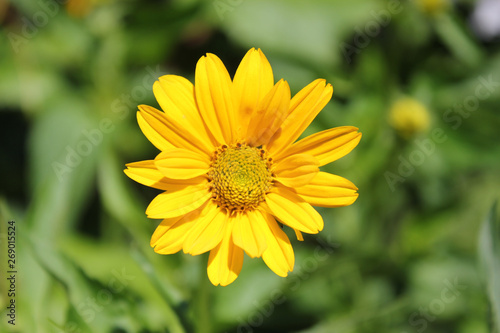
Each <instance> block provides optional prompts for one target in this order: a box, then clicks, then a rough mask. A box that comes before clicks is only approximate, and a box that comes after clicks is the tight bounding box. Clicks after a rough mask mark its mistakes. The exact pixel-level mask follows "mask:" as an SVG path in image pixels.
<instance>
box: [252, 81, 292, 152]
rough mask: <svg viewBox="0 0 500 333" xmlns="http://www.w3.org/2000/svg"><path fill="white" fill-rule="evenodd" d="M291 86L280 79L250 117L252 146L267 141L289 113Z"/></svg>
mask: <svg viewBox="0 0 500 333" xmlns="http://www.w3.org/2000/svg"><path fill="white" fill-rule="evenodd" d="M289 106H290V87H289V86H288V83H287V82H286V81H284V80H280V81H278V83H276V85H275V86H274V87H273V89H271V91H269V93H268V94H267V95H266V96H265V97H264V99H263V100H262V101H261V102H260V103H259V105H258V107H257V109H256V112H255V113H254V114H253V115H252V117H251V118H250V119H249V121H250V124H249V125H248V131H247V139H248V143H249V144H250V145H252V146H260V145H262V144H264V143H267V142H268V141H269V140H270V139H271V137H272V136H273V135H274V133H276V131H277V130H278V128H279V127H280V126H281V124H282V123H283V121H284V120H285V119H286V116H287V114H288V108H289Z"/></svg>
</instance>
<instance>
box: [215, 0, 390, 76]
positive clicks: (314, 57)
mask: <svg viewBox="0 0 500 333" xmlns="http://www.w3.org/2000/svg"><path fill="white" fill-rule="evenodd" d="M221 2H222V1H214V2H212V6H209V8H207V10H210V14H211V15H212V16H213V21H214V22H215V23H216V24H219V25H220V26H221V27H222V28H223V29H224V31H225V32H226V33H227V34H228V35H229V36H230V37H231V38H232V39H233V40H234V41H235V42H236V43H237V44H240V45H243V46H244V47H252V46H255V47H260V48H262V49H263V50H264V51H265V52H266V53H274V54H280V55H283V56H286V57H287V58H289V59H296V60H299V61H305V62H307V63H309V64H311V65H312V66H318V67H319V68H321V67H323V70H324V69H325V67H326V68H330V67H331V66H332V65H333V64H337V63H338V62H340V61H341V56H342V50H341V48H340V43H341V41H342V39H343V38H344V37H346V36H347V35H350V34H351V33H352V32H353V30H354V29H355V28H360V29H363V28H364V26H362V24H364V23H365V22H366V21H368V20H373V17H372V16H371V15H370V12H371V11H373V10H375V9H379V8H381V7H382V6H383V3H382V2H378V1H377V2H376V1H355V2H349V3H347V2H345V1H342V0H335V1H331V0H330V1H325V0H314V1H308V2H304V1H299V0H292V1H290V0H279V1H272V2H270V1H264V0H258V1H241V2H235V3H234V4H229V5H228V4H226V6H223V5H221ZM270 32H272V33H270Z"/></svg>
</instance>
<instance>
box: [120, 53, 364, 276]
mask: <svg viewBox="0 0 500 333" xmlns="http://www.w3.org/2000/svg"><path fill="white" fill-rule="evenodd" d="M153 91H154V94H155V97H156V99H157V100H158V103H159V104H160V106H161V107H162V109H163V110H164V112H162V111H159V110H157V109H155V108H153V107H150V106H147V105H140V106H139V112H138V113H137V120H138V123H139V126H140V128H141V130H142V132H143V133H144V135H145V136H146V137H147V138H148V139H149V140H150V141H151V142H152V143H153V144H154V145H155V146H156V147H157V148H158V149H159V150H160V151H161V152H160V153H159V154H158V155H157V156H156V157H155V159H154V160H147V161H141V162H135V163H130V164H127V169H126V170H125V173H126V174H127V175H128V176H129V177H130V178H132V179H133V180H135V181H137V182H139V183H141V184H144V185H147V186H151V187H154V188H157V189H160V190H163V191H164V192H162V193H161V194H159V195H158V196H157V197H156V198H154V199H153V201H152V202H151V203H150V205H149V206H148V208H147V210H146V214H147V215H148V217H149V218H154V219H163V221H162V222H161V223H160V225H159V226H158V227H157V229H156V231H155V232H154V234H153V236H152V238H151V246H153V247H154V250H155V252H157V253H160V254H172V253H176V252H178V251H180V250H183V251H184V252H185V253H189V254H192V255H198V254H202V253H204V252H208V251H210V256H209V260H208V276H209V279H210V281H211V282H212V283H213V284H214V285H219V284H220V285H223V286H225V285H228V284H230V283H231V282H233V281H234V280H235V279H236V277H237V276H238V274H239V272H240V270H241V267H242V264H243V257H244V253H246V254H247V255H248V256H250V257H252V258H254V257H262V259H263V260H264V261H265V263H266V264H267V265H268V266H269V268H270V269H271V270H273V271H274V272H275V273H276V274H278V275H280V276H287V274H288V272H289V271H292V270H293V266H294V261H295V259H294V254H293V250H292V246H291V244H290V240H289V239H288V237H287V235H286V234H285V232H284V231H283V230H282V227H280V224H279V223H281V224H282V225H284V226H288V227H291V228H292V229H294V230H295V233H296V235H297V238H299V240H302V234H301V233H302V232H305V233H310V234H315V233H317V232H319V231H320V230H322V229H323V219H322V217H321V216H320V215H319V214H318V212H317V211H316V210H315V209H314V208H313V207H312V206H311V205H313V206H320V207H339V206H347V205H350V204H352V203H353V202H354V201H355V200H356V198H357V197H358V194H357V192H356V191H357V188H356V186H354V184H352V183H351V182H350V181H348V180H347V179H344V178H342V177H340V176H336V175H333V174H329V173H325V172H321V171H319V167H321V166H323V165H325V164H327V163H330V162H333V161H335V160H337V159H339V158H341V157H342V156H344V155H346V154H347V153H349V152H350V151H351V150H352V149H353V148H354V147H355V146H356V145H357V144H358V142H359V140H360V139H361V133H359V132H357V128H355V127H351V126H344V127H337V128H332V129H329V130H325V131H322V132H319V133H316V134H314V135H311V136H309V137H307V138H305V139H302V140H299V141H297V142H295V141H296V140H297V139H298V137H299V136H300V134H301V133H302V132H303V131H304V130H305V129H306V127H307V126H308V125H309V124H310V123H311V122H312V120H313V119H314V118H315V117H316V115H317V114H318V113H319V112H320V111H321V109H323V107H324V106H325V105H326V104H327V103H328V101H329V100H330V98H331V96H332V92H333V89H332V86H331V85H330V84H326V82H325V80H323V79H318V80H315V81H314V82H312V83H311V84H309V85H308V86H306V87H305V88H303V89H302V90H301V91H300V92H299V93H297V94H296V95H295V96H294V97H293V98H291V96H290V88H289V86H288V83H287V82H286V81H284V80H280V81H278V82H277V83H276V84H275V83H274V78H273V72H272V69H271V66H270V64H269V62H268V61H267V59H266V57H265V56H264V54H263V53H262V51H261V50H260V49H259V50H255V49H253V48H252V49H251V50H250V51H248V53H247V54H246V55H245V57H244V58H243V60H242V61H241V63H240V65H239V67H238V69H237V71H236V74H235V76H234V78H233V80H231V78H230V76H229V74H228V72H227V70H226V68H225V67H224V65H223V63H222V62H221V60H220V59H219V58H218V57H217V56H215V55H213V54H207V55H206V56H204V57H202V58H201V59H200V60H199V61H198V64H197V66H196V75H195V85H193V84H191V82H189V81H188V80H186V79H184V78H182V77H179V76H175V75H165V76H162V77H160V78H159V80H158V81H157V82H155V84H154V86H153ZM278 221H279V223H278Z"/></svg>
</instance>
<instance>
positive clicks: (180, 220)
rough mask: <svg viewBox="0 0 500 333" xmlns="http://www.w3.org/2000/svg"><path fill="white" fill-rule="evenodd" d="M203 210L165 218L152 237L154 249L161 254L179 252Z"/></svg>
mask: <svg viewBox="0 0 500 333" xmlns="http://www.w3.org/2000/svg"><path fill="white" fill-rule="evenodd" d="M201 210H202V209H201V208H200V209H199V210H197V211H194V212H191V213H189V214H186V215H184V216H182V217H177V218H174V219H165V220H163V221H162V222H161V223H160V225H159V226H158V227H157V228H156V230H155V232H154V233H153V236H152V237H151V246H154V251H155V252H156V253H159V254H173V253H176V252H179V251H180V250H181V249H182V245H183V243H184V240H185V239H186V235H187V234H188V232H189V231H190V230H191V228H192V227H193V225H194V223H195V222H196V220H197V219H198V216H199V214H200V211H201Z"/></svg>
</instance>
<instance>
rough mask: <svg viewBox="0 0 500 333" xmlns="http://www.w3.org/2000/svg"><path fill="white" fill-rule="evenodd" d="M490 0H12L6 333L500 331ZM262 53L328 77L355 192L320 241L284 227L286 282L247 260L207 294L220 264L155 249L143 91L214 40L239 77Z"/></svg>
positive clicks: (331, 121)
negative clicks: (255, 52)
mask: <svg viewBox="0 0 500 333" xmlns="http://www.w3.org/2000/svg"><path fill="white" fill-rule="evenodd" d="M494 2H495V1H480V2H479V1H468V0H457V1H453V2H451V1H450V2H447V1H445V0H441V1H439V0H419V1H397V0H392V1H382V0H378V1H369V0H353V1H342V0H334V1H327V0H313V1H298V0H292V1H290V0H288V1H286V0H277V1H264V0H255V1H250V0H210V1H201V0H189V1H180V0H178V1H154V0H146V1H138V0H128V1H116V0H70V1H63V0H59V1H56V0H40V1H33V0H16V1H10V2H9V1H7V2H5V0H4V1H1V2H0V24H1V32H0V43H1V44H0V45H1V49H0V73H1V75H0V124H1V129H2V130H1V131H0V136H1V147H0V154H1V155H0V156H1V157H0V158H1V163H0V172H1V177H0V232H1V236H2V237H1V242H2V243H1V244H2V245H1V252H0V269H1V274H2V275H1V276H2V279H1V280H0V289H1V291H2V292H1V296H0V297H1V298H0V305H1V309H2V310H1V318H0V331H2V332H29V333H31V332H68V333H69V332H75V333H76V332H82V333H84V332H207V333H208V332H310V333H322V332H325V333H330V332H374V333H375V332H377V333H379V332H389V333H413V332H418V333H422V332H426V333H434V332H441V333H442V332H459V333H483V332H493V330H494V329H495V325H496V324H495V323H497V324H498V321H495V320H498V318H500V315H499V313H500V288H499V286H498V283H499V281H500V259H499V258H500V256H499V251H500V246H499V245H498V242H499V238H500V233H499V232H498V230H500V229H496V228H498V223H497V220H496V219H495V217H494V216H495V214H494V212H495V208H493V210H491V207H492V205H493V203H494V201H495V200H496V199H497V198H498V194H499V192H498V189H499V188H500V173H499V166H500V145H499V139H500V135H499V134H498V133H499V132H498V129H499V128H500V117H499V110H498V107H499V105H500V53H499V52H498V51H499V49H500V44H499V43H498V41H499V38H498V36H499V27H498V21H499V19H498V18H499V17H500V14H499V13H498V6H496V7H495V4H494ZM488 6H489V7H488ZM495 8H496V9H495ZM495 10H496V12H495ZM251 47H260V48H261V49H262V50H263V51H264V53H265V54H266V56H267V57H268V59H269V61H270V63H271V65H272V67H273V70H274V73H275V79H276V81H277V80H279V79H280V78H285V79H286V80H287V81H288V82H289V84H290V86H291V89H292V94H294V93H296V92H297V91H298V90H300V89H301V88H302V87H303V86H305V85H307V84H308V83H309V82H311V81H312V80H314V79H316V78H319V77H321V78H325V79H326V80H327V81H328V82H330V83H332V84H333V86H334V97H333V99H332V101H331V102H330V103H329V104H328V105H327V106H326V107H325V109H324V110H323V111H322V112H321V113H320V115H319V116H318V117H317V119H316V120H315V121H314V122H313V123H312V125H311V126H310V128H308V130H307V131H306V133H305V134H311V133H313V132H316V131H320V130H323V129H327V128H331V127H335V126H342V125H352V126H356V127H359V128H360V131H361V132H362V133H363V138H362V140H361V143H360V145H359V146H358V147H357V148H356V149H355V150H354V151H353V152H352V153H350V154H349V155H348V156H346V157H345V158H343V159H341V160H339V161H337V162H334V163H332V164H331V165H328V166H325V167H324V170H326V171H329V172H332V173H336V174H339V175H342V176H344V177H346V178H348V179H349V180H351V181H353V182H354V183H355V184H356V185H357V186H358V187H359V193H360V196H359V198H358V200H357V201H356V202H355V203H354V204H353V205H352V206H349V207H345V208H337V209H318V210H319V211H320V213H321V214H322V215H323V217H324V219H325V229H324V231H322V232H321V233H320V234H318V235H305V241H304V242H298V241H296V240H295V238H294V237H291V239H293V240H292V244H293V246H294V250H295V253H296V263H295V269H294V271H293V273H291V274H290V275H289V277H288V278H280V277H278V276H276V275H275V274H274V273H272V272H271V271H270V270H269V269H268V268H267V267H266V266H265V265H264V263H263V262H262V260H260V259H250V258H248V257H247V258H246V259H245V263H244V266H243V270H242V272H241V274H240V276H239V277H238V279H237V280H236V281H235V282H234V283H232V284H231V285H229V286H228V287H214V286H212V285H211V284H210V282H209V281H208V278H207V276H206V263H207V257H208V256H206V255H202V256H197V257H192V256H189V255H184V254H176V255H170V256H162V255H158V254H155V253H154V252H153V250H152V249H151V248H150V247H149V239H150V236H151V234H152V232H153V230H154V229H155V227H156V225H157V224H158V222H159V221H154V220H148V219H147V218H146V217H145V209H146V207H147V205H148V203H149V201H150V200H151V199H152V198H153V197H154V196H155V195H156V194H157V193H158V191H157V190H154V189H151V188H146V187H144V186H141V185H139V184H136V183H135V182H133V181H132V180H130V179H128V178H127V177H126V176H125V175H124V173H123V172H122V170H123V168H124V165H125V163H129V162H133V161H139V160H143V159H151V158H153V157H154V156H155V155H156V154H157V151H156V149H155V148H154V147H153V145H152V144H150V143H149V142H148V141H147V139H146V138H145V137H144V136H143V134H142V133H141V131H140V129H139V127H138V125H137V123H136V119H135V111H136V110H137V105H138V104H148V105H153V106H155V107H157V106H158V104H157V102H156V101H155V99H154V96H153V92H152V84H153V82H154V81H155V80H156V79H157V77H159V76H161V75H164V74H177V75H182V76H185V77H187V78H189V79H190V80H193V79H194V69H195V65H196V61H197V60H198V59H199V58H200V57H201V56H202V55H203V54H205V53H206V52H212V53H215V54H217V55H218V56H219V57H220V58H221V59H222V60H223V61H224V63H225V64H226V66H227V68H228V70H229V72H230V73H231V75H233V74H234V72H235V70H236V68H237V66H238V63H239V61H240V60H241V58H242V57H243V55H244V54H245V53H246V51H247V50H248V49H250V48H251ZM490 210H491V211H492V213H491V215H489V214H490ZM9 220H14V221H15V222H16V232H17V234H16V269H17V271H18V273H17V279H16V297H15V300H16V325H15V326H12V325H9V324H8V323H7V320H9V317H8V316H7V314H8V313H9V310H8V309H6V307H7V305H8V304H9V302H10V299H11V298H10V297H8V296H7V291H8V289H9V281H8V280H7V279H6V278H4V277H5V276H6V274H7V273H6V272H7V270H8V267H7V259H8V258H7V245H6V244H7V238H6V233H7V227H8V224H7V222H8V221H9ZM482 225H483V227H481V226H482ZM481 228H483V229H481ZM481 230H482V232H481ZM290 236H292V235H290ZM495 318H497V319H495Z"/></svg>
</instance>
